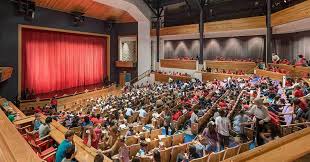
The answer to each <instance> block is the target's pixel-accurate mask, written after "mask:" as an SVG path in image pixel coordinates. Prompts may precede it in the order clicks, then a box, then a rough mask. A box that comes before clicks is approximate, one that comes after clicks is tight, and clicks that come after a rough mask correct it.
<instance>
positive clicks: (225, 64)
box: [204, 60, 257, 73]
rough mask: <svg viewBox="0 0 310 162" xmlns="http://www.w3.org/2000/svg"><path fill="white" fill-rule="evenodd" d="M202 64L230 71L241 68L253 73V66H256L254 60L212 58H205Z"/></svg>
mask: <svg viewBox="0 0 310 162" xmlns="http://www.w3.org/2000/svg"><path fill="white" fill-rule="evenodd" d="M204 65H205V66H206V67H209V68H212V69H216V68H217V69H225V70H231V71H236V70H242V71H243V72H245V73H253V72H254V68H255V67H256V66H257V65H256V63H255V62H241V61H213V60H205V61H204ZM206 67H205V69H206Z"/></svg>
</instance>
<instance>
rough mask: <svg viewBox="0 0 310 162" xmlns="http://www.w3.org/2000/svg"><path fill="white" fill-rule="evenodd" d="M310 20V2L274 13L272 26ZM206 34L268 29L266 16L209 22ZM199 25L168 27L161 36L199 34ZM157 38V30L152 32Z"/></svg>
mask: <svg viewBox="0 0 310 162" xmlns="http://www.w3.org/2000/svg"><path fill="white" fill-rule="evenodd" d="M305 18H310V0H306V1H305V2H302V3H300V4H297V5H294V6H292V7H289V8H286V9H284V10H281V11H278V12H276V13H273V14H272V16H271V21H272V26H277V25H282V24H286V23H289V22H293V21H297V20H301V19H305ZM204 28H205V31H206V32H223V31H233V30H245V29H257V28H266V20H265V16H256V17H248V18H241V19H232V20H224V21H215V22H208V23H205V24H204ZM198 29H199V26H198V24H190V25H182V26H173V27H166V28H162V29H161V30H160V35H161V36H164V35H181V34H198V33H199V30H198ZM151 35H152V36H156V30H155V29H153V30H152V31H151Z"/></svg>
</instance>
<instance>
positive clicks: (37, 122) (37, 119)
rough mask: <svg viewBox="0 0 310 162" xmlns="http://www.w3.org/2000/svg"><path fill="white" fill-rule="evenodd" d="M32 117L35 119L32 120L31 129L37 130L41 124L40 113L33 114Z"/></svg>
mask: <svg viewBox="0 0 310 162" xmlns="http://www.w3.org/2000/svg"><path fill="white" fill-rule="evenodd" d="M34 117H35V119H34V121H33V130H34V131H38V130H39V128H40V126H41V124H42V123H41V120H40V114H37V113H36V114H34Z"/></svg>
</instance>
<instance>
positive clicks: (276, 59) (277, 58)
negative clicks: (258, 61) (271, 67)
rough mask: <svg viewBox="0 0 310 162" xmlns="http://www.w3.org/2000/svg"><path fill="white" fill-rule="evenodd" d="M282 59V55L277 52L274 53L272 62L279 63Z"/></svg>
mask: <svg viewBox="0 0 310 162" xmlns="http://www.w3.org/2000/svg"><path fill="white" fill-rule="evenodd" d="M279 61H280V57H279V56H278V54H277V53H272V63H274V64H278V63H279Z"/></svg>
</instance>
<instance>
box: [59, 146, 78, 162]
mask: <svg viewBox="0 0 310 162" xmlns="http://www.w3.org/2000/svg"><path fill="white" fill-rule="evenodd" d="M74 156H75V147H74V145H71V146H69V147H68V148H67V150H66V152H65V158H63V159H62V161H61V162H74V161H73V158H74Z"/></svg>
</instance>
